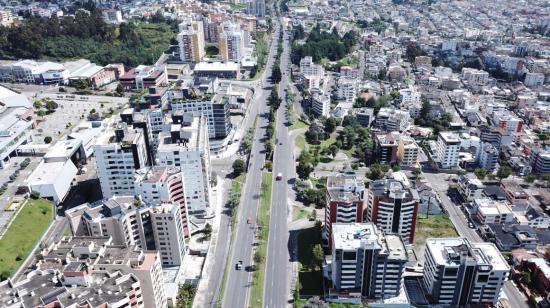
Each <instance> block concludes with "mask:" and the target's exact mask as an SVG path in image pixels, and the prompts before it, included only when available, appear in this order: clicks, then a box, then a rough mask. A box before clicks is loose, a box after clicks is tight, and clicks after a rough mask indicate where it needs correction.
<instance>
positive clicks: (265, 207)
mask: <svg viewBox="0 0 550 308" xmlns="http://www.w3.org/2000/svg"><path fill="white" fill-rule="evenodd" d="M272 188H273V175H272V173H271V172H266V173H264V174H263V175H262V185H261V195H260V207H259V208H258V227H259V228H261V229H260V231H259V239H260V241H259V242H260V245H259V246H258V248H257V249H258V251H259V252H260V255H261V256H262V257H263V258H262V262H260V263H259V264H256V266H257V269H256V271H255V272H254V273H253V274H252V291H251V292H250V303H249V306H250V307H258V308H261V307H263V305H262V298H263V292H264V281H265V258H266V256H267V241H268V236H269V210H270V207H271V192H272Z"/></svg>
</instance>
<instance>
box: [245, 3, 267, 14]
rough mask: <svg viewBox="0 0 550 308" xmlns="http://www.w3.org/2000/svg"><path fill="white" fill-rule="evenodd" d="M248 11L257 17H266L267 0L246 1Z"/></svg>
mask: <svg viewBox="0 0 550 308" xmlns="http://www.w3.org/2000/svg"><path fill="white" fill-rule="evenodd" d="M246 12H247V13H248V14H250V15H254V16H256V17H260V18H263V17H265V0H251V1H248V2H247V3H246Z"/></svg>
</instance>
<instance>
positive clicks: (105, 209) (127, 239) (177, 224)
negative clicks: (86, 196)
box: [65, 196, 187, 266]
mask: <svg viewBox="0 0 550 308" xmlns="http://www.w3.org/2000/svg"><path fill="white" fill-rule="evenodd" d="M179 208H180V207H179V204H177V203H160V204H159V205H151V204H146V203H143V202H142V201H140V200H139V199H135V198H134V197H133V196H131V197H130V196H125V197H114V198H111V199H107V200H105V201H103V202H102V203H101V204H99V205H95V206H93V205H90V204H87V203H85V204H82V205H80V206H77V207H74V208H72V209H70V210H67V211H66V214H65V215H66V218H67V220H68V221H69V224H70V226H71V231H72V233H73V234H74V235H75V236H95V237H98V236H107V237H111V238H112V239H113V244H114V245H125V246H128V247H130V246H137V247H139V248H141V249H143V250H158V251H159V253H160V260H161V261H160V262H161V263H162V265H163V266H179V265H181V264H182V262H183V258H184V256H185V254H186V250H187V246H186V244H185V235H184V227H183V221H182V215H181V213H180V210H179Z"/></svg>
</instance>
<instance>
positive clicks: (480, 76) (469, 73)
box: [462, 67, 489, 86]
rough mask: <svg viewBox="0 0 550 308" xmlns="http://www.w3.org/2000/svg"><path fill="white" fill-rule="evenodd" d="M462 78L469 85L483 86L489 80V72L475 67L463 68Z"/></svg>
mask: <svg viewBox="0 0 550 308" xmlns="http://www.w3.org/2000/svg"><path fill="white" fill-rule="evenodd" d="M462 79H463V80H464V81H466V82H468V84H469V85H475V86H483V85H486V84H487V82H489V73H487V72H486V71H483V70H477V69H475V68H467V67H465V68H463V69H462Z"/></svg>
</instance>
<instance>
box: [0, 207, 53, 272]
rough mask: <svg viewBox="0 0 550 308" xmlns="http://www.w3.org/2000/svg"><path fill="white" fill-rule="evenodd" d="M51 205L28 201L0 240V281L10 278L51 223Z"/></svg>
mask: <svg viewBox="0 0 550 308" xmlns="http://www.w3.org/2000/svg"><path fill="white" fill-rule="evenodd" d="M52 211H53V206H52V204H51V203H50V202H49V201H47V200H44V199H38V200H32V199H29V200H28V201H27V203H26V204H25V205H24V207H23V208H22V209H21V211H20V212H19V214H18V215H17V216H16V217H15V218H14V220H13V222H12V224H11V225H10V227H9V229H8V230H7V231H6V233H5V234H4V237H3V238H2V239H1V240H0V269H1V271H2V273H1V274H0V276H1V277H0V280H3V279H5V278H7V277H9V276H11V275H12V274H13V273H14V272H15V271H16V270H17V268H18V267H19V266H20V265H21V263H22V262H23V261H24V260H25V258H26V257H27V255H28V254H29V253H30V251H31V249H32V248H33V246H34V245H35V244H36V242H37V241H38V240H39V239H40V237H41V236H42V234H43V233H44V231H46V228H47V227H48V225H49V224H50V222H51V221H52Z"/></svg>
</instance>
